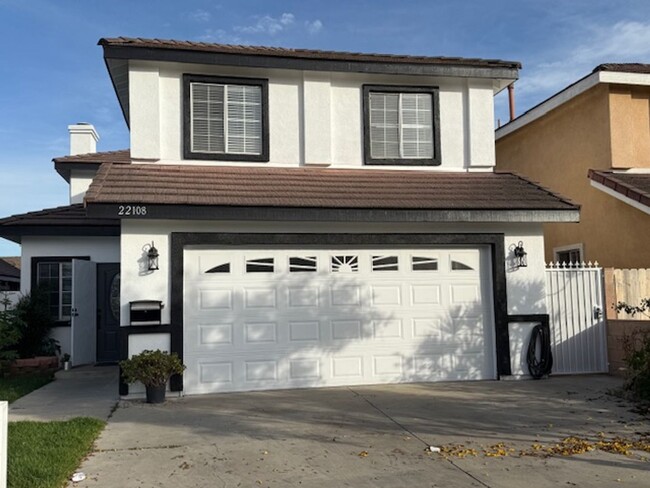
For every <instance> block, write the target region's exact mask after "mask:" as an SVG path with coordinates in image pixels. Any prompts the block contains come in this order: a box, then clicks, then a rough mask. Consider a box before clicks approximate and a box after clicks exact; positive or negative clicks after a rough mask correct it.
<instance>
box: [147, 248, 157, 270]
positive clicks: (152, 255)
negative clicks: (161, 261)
mask: <svg viewBox="0 0 650 488" xmlns="http://www.w3.org/2000/svg"><path fill="white" fill-rule="evenodd" d="M147 246H148V247H149V249H148V250H147V260H148V261H149V263H148V267H147V269H148V270H149V271H156V270H157V269H158V256H159V254H158V249H156V246H154V245H153V241H151V245H150V246H149V245H148V244H147Z"/></svg>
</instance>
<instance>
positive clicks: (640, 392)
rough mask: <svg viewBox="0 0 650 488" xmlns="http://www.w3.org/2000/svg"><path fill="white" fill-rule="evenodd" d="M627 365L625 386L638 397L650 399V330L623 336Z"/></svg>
mask: <svg viewBox="0 0 650 488" xmlns="http://www.w3.org/2000/svg"><path fill="white" fill-rule="evenodd" d="M623 352H624V353H625V357H624V359H623V360H624V362H625V365H626V366H627V381H626V383H625V388H626V389H627V390H629V391H630V392H631V393H632V394H633V395H634V396H635V397H636V398H637V399H639V400H645V401H650V332H648V331H640V330H637V331H634V332H632V333H631V334H629V335H625V336H624V337H623Z"/></svg>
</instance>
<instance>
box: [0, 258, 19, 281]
mask: <svg viewBox="0 0 650 488" xmlns="http://www.w3.org/2000/svg"><path fill="white" fill-rule="evenodd" d="M0 276H8V277H11V278H20V270H19V269H18V268H16V267H15V266H13V265H12V264H11V263H8V262H7V261H5V260H4V259H3V258H0Z"/></svg>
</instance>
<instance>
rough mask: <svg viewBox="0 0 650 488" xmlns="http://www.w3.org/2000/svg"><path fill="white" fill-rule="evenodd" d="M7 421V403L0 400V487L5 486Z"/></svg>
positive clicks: (4, 487) (3, 487)
mask: <svg viewBox="0 0 650 488" xmlns="http://www.w3.org/2000/svg"><path fill="white" fill-rule="evenodd" d="M8 421H9V403H8V402H0V488H7V449H8V442H7V434H8V429H7V422H8Z"/></svg>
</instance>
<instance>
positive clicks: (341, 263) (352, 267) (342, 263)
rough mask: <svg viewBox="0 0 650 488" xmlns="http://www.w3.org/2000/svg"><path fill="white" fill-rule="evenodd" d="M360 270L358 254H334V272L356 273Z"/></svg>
mask: <svg viewBox="0 0 650 488" xmlns="http://www.w3.org/2000/svg"><path fill="white" fill-rule="evenodd" d="M357 271H359V257H358V256H332V273H356V272H357Z"/></svg>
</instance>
